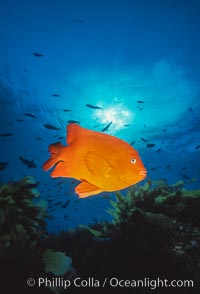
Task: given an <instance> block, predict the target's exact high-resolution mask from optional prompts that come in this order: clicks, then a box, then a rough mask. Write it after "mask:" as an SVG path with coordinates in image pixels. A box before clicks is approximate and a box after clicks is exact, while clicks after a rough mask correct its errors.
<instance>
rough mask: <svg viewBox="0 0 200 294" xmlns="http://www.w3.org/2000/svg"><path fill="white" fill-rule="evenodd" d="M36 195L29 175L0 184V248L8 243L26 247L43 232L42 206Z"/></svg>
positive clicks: (33, 183)
mask: <svg viewBox="0 0 200 294" xmlns="http://www.w3.org/2000/svg"><path fill="white" fill-rule="evenodd" d="M38 197H39V192H38V191H37V190H36V182H35V180H34V179H33V178H32V177H25V178H24V179H22V180H21V181H18V182H10V183H8V184H6V185H2V186H1V187H0V207H1V208H0V229H1V232H0V244H1V246H0V248H1V249H0V252H3V251H4V250H5V249H6V248H7V249H9V248H10V247H15V248H16V247H19V248H21V250H23V249H24V248H29V249H30V248H31V247H34V245H35V243H36V241H37V240H38V238H40V236H42V235H43V234H44V228H45V221H44V218H45V216H46V208H45V209H43V207H42V206H41V205H40V203H39V202H36V201H35V202H34V200H36V199H37V198H38Z"/></svg>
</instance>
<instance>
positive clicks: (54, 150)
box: [42, 142, 64, 171]
mask: <svg viewBox="0 0 200 294" xmlns="http://www.w3.org/2000/svg"><path fill="white" fill-rule="evenodd" d="M63 147H64V145H62V144H61V143H60V142H57V143H55V144H51V145H49V148H48V150H49V152H50V153H51V156H50V158H49V159H48V160H47V161H46V162H45V163H44V164H43V166H42V168H43V169H44V170H45V171H48V170H49V169H50V168H52V167H53V166H54V165H55V164H56V163H57V162H58V161H60V160H59V155H60V151H61V149H62V148H63Z"/></svg>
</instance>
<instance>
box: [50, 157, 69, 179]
mask: <svg viewBox="0 0 200 294" xmlns="http://www.w3.org/2000/svg"><path fill="white" fill-rule="evenodd" d="M50 176H51V177H52V178H59V177H70V175H69V171H68V169H67V164H66V163H65V162H64V161H59V162H58V163H57V164H56V166H55V168H54V170H53V171H52V172H51V174H50Z"/></svg>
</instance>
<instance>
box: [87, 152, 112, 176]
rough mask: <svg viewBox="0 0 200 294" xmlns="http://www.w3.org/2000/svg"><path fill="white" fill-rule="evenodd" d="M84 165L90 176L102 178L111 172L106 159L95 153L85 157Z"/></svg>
mask: <svg viewBox="0 0 200 294" xmlns="http://www.w3.org/2000/svg"><path fill="white" fill-rule="evenodd" d="M85 165H86V167H87V169H88V170H89V171H90V172H91V174H93V175H95V176H100V175H101V176H102V175H105V174H107V173H108V171H110V170H111V166H110V164H109V162H108V161H106V159H104V158H103V157H102V156H101V155H99V154H97V153H95V152H88V153H87V154H86V156H85Z"/></svg>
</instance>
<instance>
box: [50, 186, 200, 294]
mask: <svg viewBox="0 0 200 294" xmlns="http://www.w3.org/2000/svg"><path fill="white" fill-rule="evenodd" d="M199 197H200V196H199V190H195V191H188V190H185V189H184V183H183V182H178V183H176V184H174V185H171V186H169V185H168V184H167V182H166V181H164V180H161V181H157V182H151V181H148V182H146V184H145V185H144V186H134V187H133V188H131V190H129V192H128V193H127V195H126V196H123V195H122V194H121V193H117V194H116V200H112V201H111V206H112V207H111V208H110V209H109V210H108V212H109V213H110V214H111V215H112V217H113V218H112V222H101V223H95V224H93V225H90V226H81V227H79V228H78V229H76V230H73V231H69V232H66V233H64V232H63V233H62V234H60V236H56V237H51V238H49V239H48V244H49V245H50V247H51V248H53V249H54V250H59V251H62V252H65V253H66V255H69V256H70V257H71V258H72V260H73V264H74V266H75V268H76V272H77V274H78V276H81V277H82V278H87V277H90V276H93V277H94V278H97V279H100V280H103V279H104V278H105V276H106V277H113V276H115V277H117V278H118V279H143V278H144V277H148V278H150V279H154V278H156V277H159V278H160V279H168V280H183V279H188V280H193V281H194V288H193V289H192V292H191V288H181V289H179V290H180V291H181V293H187V294H189V293H199V289H198V290H196V288H195V286H198V283H199V280H200V247H199V246H200V245H199V244H200V223H199V215H198V213H197V212H198V211H200V202H199ZM194 206H195V207H194ZM108 288H109V287H108ZM109 289H110V288H109ZM134 290H136V293H150V292H149V291H150V290H149V289H144V288H142V289H134ZM137 290H138V291H137ZM139 290H141V292H139ZM176 290H177V291H178V289H177V288H176V289H175V293H179V291H178V292H177V291H176ZM165 293H170V294H171V293H173V292H172V291H171V289H165Z"/></svg>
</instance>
